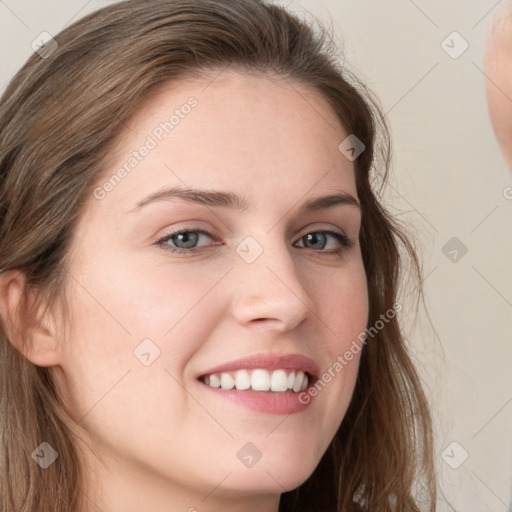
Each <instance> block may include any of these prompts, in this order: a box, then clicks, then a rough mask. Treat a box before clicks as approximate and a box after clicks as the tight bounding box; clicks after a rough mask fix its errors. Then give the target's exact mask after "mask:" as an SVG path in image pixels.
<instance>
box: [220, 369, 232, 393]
mask: <svg viewBox="0 0 512 512" xmlns="http://www.w3.org/2000/svg"><path fill="white" fill-rule="evenodd" d="M220 387H221V388H222V389H233V388H234V387H235V379H233V377H231V375H229V373H221V374H220Z"/></svg>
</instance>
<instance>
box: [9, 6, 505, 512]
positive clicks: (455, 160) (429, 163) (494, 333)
mask: <svg viewBox="0 0 512 512" xmlns="http://www.w3.org/2000/svg"><path fill="white" fill-rule="evenodd" d="M506 2H507V0H502V1H498V2H497V1H496V0H451V1H450V2H446V1H442V0H431V1H426V0H414V1H413V0H396V1H394V2H389V1H388V2H379V1H377V0H322V1H313V0H294V1H291V2H290V0H283V1H282V2H280V3H282V4H283V5H289V6H290V9H292V10H294V11H296V12H299V13H303V12H304V9H307V10H308V11H310V12H311V13H313V14H314V15H316V16H318V17H320V18H321V19H322V20H324V21H326V22H327V23H329V24H331V23H332V25H333V28H334V29H335V30H336V31H337V32H338V34H339V37H340V40H341V41H342V43H343V45H344V48H345V55H346V59H347V62H348V63H350V65H351V67H352V69H355V70H357V71H358V72H359V74H360V76H362V77H363V78H364V79H365V80H366V82H367V83H368V84H369V86H370V87H371V88H372V89H373V90H374V91H375V92H376V93H377V95H378V96H379V97H380V100H381V103H382V105H383V108H384V111H385V112H386V113H387V117H388V120H389V123H390V125H391V128H392V132H393V140H394V150H395V160H394V168H393V170H394V175H393V178H392V181H391V187H389V188H388V190H387V192H386V193H385V194H384V200H385V201H386V202H387V203H388V204H390V205H391V206H392V207H393V208H394V209H398V210H399V212H400V218H401V219H402V220H403V222H404V223H406V224H407V225H408V226H409V228H410V229H411V230H412V231H413V232H415V233H416V236H417V238H418V240H419V242H420V244H421V247H422V259H423V263H424V285H425V293H426V302H427V307H428V311H429V313H430V317H431V320H432V323H433V325H434V327H435V330H436V332H437V335H438V338H436V336H435V334H434V332H433V330H432V328H431V327H430V325H429V323H428V322H427V319H426V315H425V314H424V313H423V314H421V315H420V316H419V318H418V321H417V323H416V324H415V326H411V329H410V342H411V345H412V346H413V349H414V354H415V357H416V359H417V361H418V364H419V366H420V368H421V371H422V374H423V376H424V379H425V385H426V386H427V389H428V392H429V396H430V397H431V399H432V403H433V405H434V414H435V421H436V431H435V434H436V441H437V453H436V461H437V465H438V471H439V477H440V479H441V486H442V489H443V491H444V494H445V496H446V498H447V499H448V500H449V501H450V502H451V504H452V505H453V507H454V509H455V510H457V511H461V512H472V511H474V512H486V511H492V512H497V511H500V512H501V511H503V512H504V511H506V510H512V497H511V491H512V438H511V430H512V428H511V427H512V381H511V378H510V365H511V362H512V357H511V356H512V339H511V338H512V337H511V335H510V326H511V318H512V199H507V198H506V197H505V194H504V190H509V194H508V197H512V189H507V188H506V187H511V186H512V179H511V177H510V175H509V174H508V172H507V170H506V168H505V164H504V162H503V160H502V158H501V155H500V153H499V149H498V147H497V144H496V142H495V140H494V137H493V133H492V129H491V126H490V123H489V120H488V117H487V112H486V105H485V96H484V75H483V72H482V58H483V52H484V47H485V40H486V37H487V34H488V32H489V30H490V28H491V26H492V21H493V17H494V16H495V15H496V13H497V12H498V10H499V9H501V8H502V7H503V6H504V5H505V4H506ZM107 3H110V2H100V1H90V2H87V0H69V1H64V0H51V1H46V2H38V1H35V0H32V1H28V0H22V1H20V0H2V1H0V90H3V89H4V86H5V84H6V83H7V81H8V80H9V79H10V78H11V77H12V75H13V74H14V73H15V72H16V70H17V69H18V68H19V67H20V66H21V65H22V63H23V62H24V61H25V60H26V58H27V57H28V56H29V55H30V53H31V52H32V50H31V47H30V44H31V42H32V41H33V40H34V39H35V38H36V37H37V36H38V35H39V34H40V33H41V32H43V31H47V32H49V33H51V34H56V33H57V32H59V31H60V30H61V29H62V28H63V27H64V26H66V25H67V24H69V23H70V21H71V20H74V19H76V18H78V17H80V16H82V15H84V14H86V13H88V12H90V11H92V10H95V9H96V8H98V7H101V6H102V5H106V4H107ZM453 32H457V33H458V34H452V33H453ZM443 41H445V42H444V43H443ZM466 44H468V48H467V49H466V50H465V51H464V52H463V53H461V51H462V50H463V49H464V47H465V45H466ZM445 50H446V51H445ZM447 52H448V53H447ZM449 53H451V55H449ZM459 53H460V55H459ZM511 58H512V49H511ZM511 136H512V134H511ZM453 237H457V239H458V241H456V244H458V246H457V245H454V246H451V245H448V246H446V244H447V243H448V241H449V240H450V239H452V238H453ZM461 244H464V246H465V247H466V248H467V253H466V254H464V255H463V256H462V257H461V255H462V252H461V247H462V245H461ZM443 248H445V249H444V252H445V253H447V256H446V255H445V253H443ZM454 250H455V251H457V252H456V253H454V252H453V251H454ZM455 257H457V258H458V261H455V262H454V261H451V260H450V259H449V258H455ZM406 306H407V303H406ZM407 309H408V310H407ZM412 313H413V311H412V308H406V315H407V318H408V319H412ZM409 323H410V322H409ZM453 442H456V443H457V444H456V445H452V444H451V443H453ZM447 448H448V449H447ZM446 449H447V450H446ZM466 452H467V454H468V458H467V459H466V460H465V461H464V462H463V463H462V464H461V465H460V466H459V467H458V468H456V469H454V468H453V467H452V466H455V465H456V464H455V462H457V461H459V462H461V461H462V458H463V456H464V454H465V453H466ZM443 454H444V456H443ZM439 510H440V511H444V510H450V508H449V507H448V505H447V504H446V503H444V500H440V504H439Z"/></svg>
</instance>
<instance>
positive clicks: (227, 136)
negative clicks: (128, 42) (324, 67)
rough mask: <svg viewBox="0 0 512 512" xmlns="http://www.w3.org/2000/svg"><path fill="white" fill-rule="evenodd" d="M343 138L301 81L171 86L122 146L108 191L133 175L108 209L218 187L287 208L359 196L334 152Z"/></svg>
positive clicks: (137, 117) (227, 79) (204, 81)
mask: <svg viewBox="0 0 512 512" xmlns="http://www.w3.org/2000/svg"><path fill="white" fill-rule="evenodd" d="M346 137H347V133H346V132H345V130H344V128H343V126H342V125H341V123H340V121H339V119H338V117H337V116H336V114H335V112H334V110H333V109H332V108H331V106H330V105H329V103H328V101H327V100H326V99H325V98H324V97H323V96H322V95H321V94H320V93H319V92H317V91H316V90H314V89H312V88H310V87H306V86H304V85H303V84H300V83H298V82H296V81H291V80H289V79H284V78H282V77H276V76H262V75H256V74H253V73H251V74H246V73H240V72H236V71H232V70H229V71H226V70H224V71H221V72H220V73H219V72H217V73H214V72H211V73H209V74H207V75H206V76H202V77H189V78H186V79H182V80H177V81H173V82H167V83H164V84H161V85H160V86H159V87H158V89H156V90H155V91H153V93H152V94H151V95H150V96H149V97H148V98H146V100H145V101H144V103H143V104H141V105H140V106H139V108H138V109H137V111H136V112H135V114H134V115H133V116H132V118H131V119H130V120H129V122H128V123H127V124H126V127H125V129H124V131H123V132H122V133H121V134H120V136H119V137H118V139H117V140H116V143H115V145H114V146H113V148H112V151H111V153H110V155H109V158H108V159H107V162H106V166H105V168H106V173H105V175H104V176H103V182H105V180H108V179H109V177H111V176H113V174H115V173H116V172H117V170H119V169H121V168H123V167H124V168H125V171H127V172H123V173H122V174H123V175H126V176H125V177H124V178H123V179H122V182H120V183H118V184H117V185H116V186H115V187H114V188H115V189H114V190H113V191H112V193H109V194H108V196H107V197H106V198H105V201H109V200H114V198H115V199H116V201H117V202H118V203H119V202H121V203H123V207H125V206H126V207H129V204H128V203H130V202H132V203H133V202H134V201H135V200H136V199H137V198H140V196H141V194H143V193H144V192H148V193H150V192H153V191H154V189H155V188H158V186H163V185H181V186H191V187H193V186H197V187H199V186H200V187H202V188H205V187H207V188H208V187H210V188H219V185H220V184H222V185H223V188H227V187H228V186H229V188H231V189H237V188H238V189H244V190H247V189H248V191H249V192H253V193H254V194H255V195H262V194H265V192H270V191H272V192H273V193H274V194H279V193H280V194H284V196H283V199H284V197H285V196H286V195H294V196H299V197H300V196H303V195H304V194H305V193H307V191H308V189H313V188H316V187H318V186H320V187H323V189H322V190H327V189H339V188H340V187H341V188H344V189H345V190H346V191H347V192H348V191H352V192H354V191H355V182H354V175H353V166H352V163H351V162H350V161H349V160H348V159H347V158H345V156H344V155H343V154H342V153H341V152H340V151H339V149H338V146H339V144H340V143H341V142H342V141H343V140H344V139H345V138H346ZM145 146H146V147H147V148H149V150H147V149H146V150H144V151H143V152H144V156H143V157H142V158H141V157H140V154H139V155H137V153H141V151H140V150H143V149H144V147H145ZM121 189H122V190H123V194H119V193H118V192H119V190H121ZM347 189H349V190H347ZM244 195H246V196H247V195H248V194H244ZM249 195H250V194H249Z"/></svg>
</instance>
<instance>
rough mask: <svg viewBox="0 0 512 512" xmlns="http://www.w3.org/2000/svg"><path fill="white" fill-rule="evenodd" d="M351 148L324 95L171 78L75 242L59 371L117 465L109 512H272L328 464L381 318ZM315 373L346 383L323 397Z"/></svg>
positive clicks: (100, 473)
mask: <svg viewBox="0 0 512 512" xmlns="http://www.w3.org/2000/svg"><path fill="white" fill-rule="evenodd" d="M172 116H173V117H172ZM166 123H167V124H166ZM348 135H349V134H348V133H346V132H345V131H344V129H343V128H342V127H341V126H340V124H339V122H338V120H337V118H336V116H335V114H334V112H333V111H332V110H331V108H330V107H329V105H328V103H327V102H326V101H325V100H324V99H323V98H322V97H321V96H319V95H318V94H317V93H315V92H313V91H312V90H310V89H307V88H305V87H303V86H301V85H299V84H297V83H293V84H291V83H289V82H286V81H284V80H283V79H270V78H262V77H256V76H249V75H244V74H238V73H236V72H234V71H229V72H228V71H226V72H224V73H222V74H220V75H219V76H217V77H216V78H214V75H213V74H212V77H211V78H204V79H195V80H182V81H179V82H173V83H171V84H166V85H165V86H164V87H162V88H160V89H159V91H158V92H157V93H156V94H155V95H153V96H151V97H149V98H148V99H147V100H146V102H145V104H144V105H143V106H142V108H140V109H139V110H138V112H137V114H136V115H135V116H134V117H133V118H132V119H131V121H130V122H129V123H128V124H127V125H126V129H125V131H124V133H123V135H122V137H120V138H119V139H118V141H117V144H116V146H115V148H114V149H113V150H112V152H111V153H110V156H109V160H108V162H107V166H106V169H105V176H104V178H103V179H102V180H101V181H100V182H99V183H98V188H97V189H96V190H95V193H94V197H91V198H90V203H89V204H88V205H87V207H86V210H85V212H84V214H83V216H82V217H81V219H80V222H79V224H78V226H77V229H76V232H75V237H74V240H73V245H72V252H71V256H72V259H71V260H70V261H71V263H70V266H69V268H68V271H69V273H70V276H69V288H68V290H67V296H68V298H69V307H70V311H71V312H70V320H71V326H72V327H71V334H70V338H68V339H66V340H62V345H61V346H62V352H61V354H62V358H61V364H59V365H58V366H57V367H56V371H57V378H58V384H59V389H60V392H61V394H62V395H63V397H64V398H65V400H66V402H67V403H69V405H70V407H71V410H72V411H73V414H74V416H75V420H76V421H77V422H79V427H82V428H84V429H85V430H86V431H87V432H88V433H89V434H91V436H92V439H93V442H94V446H95V447H96V448H97V449H98V451H99V453H100V454H101V455H102V456H103V458H104V459H105V461H106V466H105V467H103V466H100V465H94V464H95V462H94V460H93V459H92V458H90V459H89V461H88V463H89V464H90V465H91V466H90V470H89V471H88V472H87V474H88V475H89V476H90V477H91V478H95V479H96V480H95V485H96V486H97V489H102V491H99V490H98V492H97V494H96V495H95V496H94V500H95V502H96V504H97V505H98V506H99V507H100V508H102V509H104V510H110V509H114V508H117V509H118V510H132V509H133V510H135V508H136V509H137V510H139V509H140V508H141V506H142V505H144V507H143V508H144V509H146V510H161V509H162V510H170V509H172V510H181V508H179V507H183V508H182V509H183V510H187V507H189V509H190V510H192V509H193V508H194V507H195V509H197V510H200V511H203V510H214V509H215V508H214V504H215V503H216V502H221V501H222V500H226V499H228V498H229V500H231V502H233V500H236V499H237V497H238V498H240V499H242V500H243V502H244V503H246V504H247V508H246V510H252V509H251V508H250V507H249V506H248V501H247V499H248V496H250V497H251V499H253V500H258V501H259V505H260V506H261V508H260V510H263V509H264V508H263V503H264V502H268V503H273V504H275V502H276V500H277V499H278V497H279V495H280V494H281V493H283V492H285V491H286V490H290V489H293V488H295V487H297V486H298V485H300V484H301V483H302V482H303V481H304V480H305V479H306V478H307V477H308V476H309V475H310V474H311V473H312V472H313V470H314V468H315V467H316V466H317V464H318V462H319V460H320V458H321V457H322V455H323V454H324V452H325V450H326V449H327V446H328V445H329V443H330V441H331V440H332V438H333V436H334V434H335V432H336V431H337V429H338V427H339V426H340V423H341V421H342V419H343V416H344V414H345V411H346V409H347V406H348V404H349V401H350V399H351V395H352V392H353V389H354V384H355V379H356V375H357V370H358V363H359V353H358V350H357V349H356V347H358V346H360V342H359V341H358V340H357V336H358V335H359V334H360V333H361V331H364V329H365V327H366V321H367V316H368V297H367V287H366V277H365V272H364V268H363V263H362V259H361V252H360V247H359V243H358V234H359V229H360V221H361V212H360V209H359V206H358V204H357V202H358V197H357V194H356V185H355V178H354V169H353V164H352V162H351V161H350V159H348V158H347V157H346V156H345V155H344V154H343V153H342V152H341V151H340V150H339V149H338V146H339V145H340V143H342V142H343V141H344V140H345V139H346V138H347V136H348ZM144 148H146V149H144ZM123 168H124V172H123V171H121V170H120V169H123ZM109 180H110V185H109V184H107V182H109ZM170 189H173V190H174V191H175V192H176V190H178V189H179V190H180V191H181V192H180V194H182V196H181V197H180V196H179V195H174V196H173V195H172V194H171V192H169V190H170ZM192 190H200V191H201V193H199V192H198V193H193V192H192ZM165 191H167V192H165ZM206 193H208V194H213V193H216V194H217V195H215V196H208V197H206V196H203V195H201V194H206ZM155 194H156V195H155ZM228 194H229V195H228ZM335 195H336V196H338V197H337V199H336V200H331V201H324V202H323V203H319V202H317V203H315V204H316V207H310V208H307V205H308V204H309V203H310V202H311V201H313V200H316V199H318V198H320V197H325V196H335ZM235 196H236V197H237V198H239V199H237V200H233V197H235ZM239 202H243V205H242V204H238V203H239ZM197 230H204V231H205V232H206V233H208V234H203V233H197ZM327 230H329V231H332V232H334V234H332V233H326V231H327ZM183 231H185V233H184V234H181V235H175V236H172V235H173V234H175V233H177V232H183ZM307 235H309V236H307ZM339 235H341V236H339ZM159 240H160V243H159V242H158V241H159ZM173 249H176V250H179V251H180V252H179V253H177V252H176V253H175V252H172V251H173ZM335 251H338V252H337V253H336V252H335ZM354 341H355V343H354ZM347 351H351V353H352V356H353V357H352V358H351V360H348V359H347V357H344V354H345V353H346V352H347ZM290 355H291V357H283V358H282V359H279V358H280V357H281V356H290ZM240 359H244V360H245V361H242V362H237V361H238V360H240ZM340 360H343V361H344V362H343V363H341V362H340ZM233 362H234V363H233ZM336 362H337V364H335V363H336ZM222 367H224V368H222ZM340 367H341V369H340ZM223 369H224V370H225V371H224V372H223V371H222V370H223ZM244 369H245V371H246V372H247V373H245V372H242V371H238V370H244ZM255 369H259V370H260V371H254V370H255ZM261 370H263V371H261ZM274 370H281V371H276V372H275V373H274ZM300 371H303V372H309V373H310V374H313V375H314V376H316V378H321V376H322V374H323V373H324V372H329V374H328V375H327V377H325V376H324V378H323V380H321V382H322V383H323V384H322V385H321V386H319V388H320V391H318V390H317V394H316V396H313V394H314V392H313V393H312V394H309V393H308V390H307V389H306V390H305V392H303V393H302V394H301V393H299V392H297V391H293V386H295V388H296V390H297V389H298V388H301V387H302V386H305V385H306V384H302V385H301V382H300V377H299V375H298V374H299V372H300ZM292 372H294V373H295V377H296V378H295V379H294V377H293V376H290V374H291V373H292ZM222 373H225V375H222ZM212 374H214V375H213V376H212ZM205 376H206V377H207V378H208V379H209V382H210V384H211V385H207V384H206V383H205V382H204V381H202V378H203V377H205ZM310 377H311V375H310ZM329 377H330V378H329ZM216 379H218V380H220V381H221V383H222V385H223V386H224V387H226V388H229V387H230V386H231V385H233V380H234V381H235V382H236V385H239V386H240V388H244V387H246V386H248V385H249V384H250V385H251V386H254V387H255V388H258V389H261V390H259V391H254V390H252V387H251V388H250V389H245V390H244V389H240V390H236V389H234V390H233V389H232V390H229V389H223V388H216V387H212V385H213V386H215V385H217V384H218V382H217V380H216ZM268 379H270V380H271V385H272V386H274V387H273V388H271V390H270V391H265V390H263V389H264V388H265V387H266V386H268ZM310 384H311V378H310V381H309V384H308V385H310ZM290 385H291V386H292V389H291V390H289V389H288V387H289V386H290ZM272 389H276V390H277V389H280V391H272ZM282 389H288V391H282ZM299 395H300V397H301V399H300V400H299ZM304 404H306V405H304ZM84 456H85V455H84ZM102 492H103V494H102ZM91 499H92V496H91ZM169 503H173V504H175V505H176V508H173V507H171V508H169ZM130 507H132V508H130ZM159 507H161V508H159ZM165 507H167V508H165ZM256 509H257V507H256ZM215 510H216V509H215ZM226 510H227V509H226Z"/></svg>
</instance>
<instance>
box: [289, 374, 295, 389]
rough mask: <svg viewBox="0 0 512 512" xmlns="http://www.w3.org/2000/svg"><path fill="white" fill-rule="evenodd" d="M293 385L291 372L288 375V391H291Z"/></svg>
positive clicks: (293, 376) (293, 379)
mask: <svg viewBox="0 0 512 512" xmlns="http://www.w3.org/2000/svg"><path fill="white" fill-rule="evenodd" d="M294 384H295V372H291V373H290V375H288V389H292V388H293V385H294Z"/></svg>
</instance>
